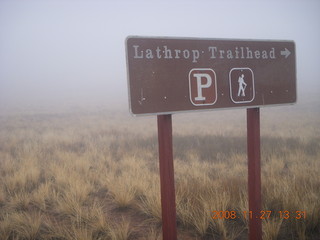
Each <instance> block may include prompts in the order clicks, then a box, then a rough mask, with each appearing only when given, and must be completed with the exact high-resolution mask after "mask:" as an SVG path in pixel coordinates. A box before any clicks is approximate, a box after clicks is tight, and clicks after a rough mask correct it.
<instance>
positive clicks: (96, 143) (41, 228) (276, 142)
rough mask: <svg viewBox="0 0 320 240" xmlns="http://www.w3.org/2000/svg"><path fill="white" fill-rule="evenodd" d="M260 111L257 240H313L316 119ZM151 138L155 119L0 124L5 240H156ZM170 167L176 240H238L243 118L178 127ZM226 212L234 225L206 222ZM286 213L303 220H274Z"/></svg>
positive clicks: (188, 121) (243, 196)
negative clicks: (264, 214)
mask: <svg viewBox="0 0 320 240" xmlns="http://www.w3.org/2000/svg"><path fill="white" fill-rule="evenodd" d="M268 111H269V112H270V111H271V110H268ZM268 111H265V112H263V114H262V129H261V132H262V187H263V189H262V191H263V208H264V210H270V211H272V212H273V213H272V215H271V217H270V219H266V220H263V234H264V239H284V240H286V239H311V240H315V239H319V237H320V232H319V231H320V227H319V226H320V191H319V189H320V179H319V175H320V174H319V173H320V161H319V160H320V159H319V158H320V144H319V142H320V138H319V136H320V132H319V128H318V126H319V119H320V118H318V115H310V114H309V115H308V118H307V119H305V118H302V117H299V116H300V115H299V114H298V113H296V115H294V116H295V118H294V121H292V122H290V121H289V122H288V123H282V121H284V120H288V119H291V118H289V117H287V116H286V115H284V116H282V117H281V114H280V116H279V113H281V112H280V110H275V112H276V114H277V118H274V117H273V118H272V117H270V116H269V115H268V114H266V112H268ZM235 116H237V121H231V120H230V119H234V118H235ZM264 116H266V117H264ZM264 121H265V122H264ZM277 124H278V125H277ZM300 126H301V127H300ZM311 129H314V130H313V131H312V130H311ZM279 130H280V131H279ZM155 131H156V121H155V119H154V118H131V117H130V118H127V117H125V116H123V115H121V114H117V113H113V114H106V113H103V112H102V113H101V112H100V113H96V114H95V113H92V114H85V113H73V114H23V115H11V116H1V117H0V142H1V145H0V236H1V239H8V240H13V239H15V240H18V239H21V240H22V239H52V240H69V239H70V240H71V239H86V240H88V239H95V240H98V239H100V240H102V239H108V240H113V239H115V240H125V239H129V240H131V239H140V240H146V239H148V240H158V239H162V235H161V201H160V186H159V170H158V153H157V138H156V132H155ZM295 131H296V133H295ZM297 133H299V135H298V136H297ZM174 159H175V160H174V161H175V162H174V164H175V181H176V204H177V221H178V235H179V236H180V237H179V239H183V240H190V239H204V240H208V239H228V240H233V239H234V240H240V239H246V238H247V233H248V219H247V218H245V217H244V216H243V214H241V213H243V212H244V211H248V198H247V160H246V137H245V114H244V111H242V112H241V111H239V110H237V111H235V112H234V113H232V112H226V113H225V114H222V115H221V114H220V115H219V114H217V113H211V114H196V115H193V114H189V115H185V116H184V117H181V116H180V115H178V116H176V117H175V119H174ZM226 210H228V211H236V212H237V214H238V218H236V219H234V220H231V219H225V218H222V219H212V211H226ZM284 210H287V211H290V212H291V213H292V214H294V213H295V212H296V211H305V212H306V218H305V219H295V218H293V215H292V217H291V218H289V219H280V217H279V214H278V212H279V211H284Z"/></svg>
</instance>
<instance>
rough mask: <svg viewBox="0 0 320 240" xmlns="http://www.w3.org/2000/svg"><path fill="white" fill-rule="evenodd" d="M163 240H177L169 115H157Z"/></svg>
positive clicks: (170, 120) (170, 119)
mask: <svg viewBox="0 0 320 240" xmlns="http://www.w3.org/2000/svg"><path fill="white" fill-rule="evenodd" d="M157 120H158V143H159V167H160V187H161V208H162V233H163V240H177V223H176V202H175V188H174V171H173V151H172V117H171V114H167V115H158V119H157Z"/></svg>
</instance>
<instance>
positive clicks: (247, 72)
mask: <svg viewBox="0 0 320 240" xmlns="http://www.w3.org/2000/svg"><path fill="white" fill-rule="evenodd" d="M229 83H230V97H231V100H232V101H233V102H234V103H249V102H252V101H253V99H254V97H255V90H254V75H253V71H252V70H251V69H250V68H232V69H231V70H230V72H229Z"/></svg>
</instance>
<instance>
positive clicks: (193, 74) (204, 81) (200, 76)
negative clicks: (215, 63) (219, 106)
mask: <svg viewBox="0 0 320 240" xmlns="http://www.w3.org/2000/svg"><path fill="white" fill-rule="evenodd" d="M189 94H190V101H191V103H192V104H193V105H195V106H204V105H213V104H214V103H215V102H216V101H217V81H216V73H215V72H214V71H213V70H212V69H210V68H194V69H191V71H190V72H189Z"/></svg>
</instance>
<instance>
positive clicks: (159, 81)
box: [126, 37, 296, 114]
mask: <svg viewBox="0 0 320 240" xmlns="http://www.w3.org/2000/svg"><path fill="white" fill-rule="evenodd" d="M126 51H127V66H128V85H129V96H130V99H129V102H130V109H131V112H132V114H160V113H161V114H163V113H175V112H179V111H190V110H204V109H215V108H231V107H244V108H247V107H258V106H264V105H272V104H287V103H294V102H295V101H296V79H295V75H296V69H295V45H294V42H292V41H259V40H258V41H257V40H221V39H193V38H143V37H128V38H127V41H126Z"/></svg>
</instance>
